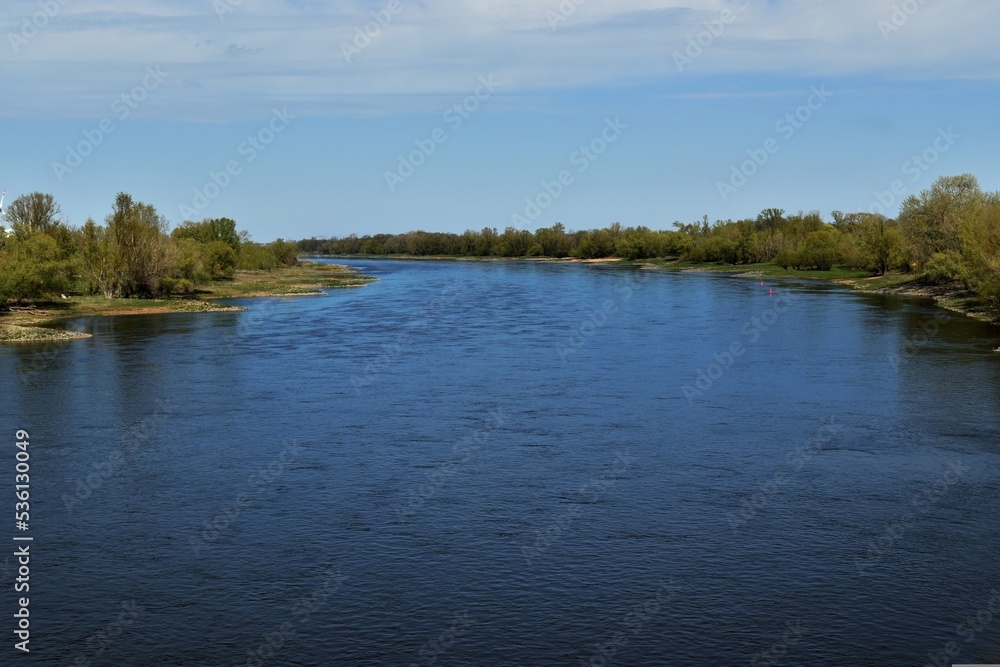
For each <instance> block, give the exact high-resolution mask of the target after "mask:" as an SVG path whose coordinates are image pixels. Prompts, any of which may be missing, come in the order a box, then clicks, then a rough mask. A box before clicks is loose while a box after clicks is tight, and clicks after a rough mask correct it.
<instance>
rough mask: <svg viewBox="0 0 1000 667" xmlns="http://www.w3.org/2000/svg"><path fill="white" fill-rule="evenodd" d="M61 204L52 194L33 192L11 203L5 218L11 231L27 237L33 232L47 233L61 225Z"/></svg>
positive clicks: (5, 212)
mask: <svg viewBox="0 0 1000 667" xmlns="http://www.w3.org/2000/svg"><path fill="white" fill-rule="evenodd" d="M59 213H60V208H59V204H57V203H56V200H55V199H54V198H53V197H52V195H50V194H44V193H41V192H32V193H31V194H28V195H21V196H20V197H18V198H17V199H15V200H14V201H12V202H11V203H10V205H9V206H8V207H7V210H6V211H4V216H5V217H6V218H7V221H8V222H9V223H10V226H11V229H13V230H14V231H15V232H16V233H17V234H19V235H22V236H27V235H29V234H30V233H31V232H35V231H37V232H47V231H49V229H50V228H52V227H54V226H56V225H58V224H59V219H58V216H59Z"/></svg>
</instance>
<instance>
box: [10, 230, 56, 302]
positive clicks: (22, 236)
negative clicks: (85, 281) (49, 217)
mask: <svg viewBox="0 0 1000 667" xmlns="http://www.w3.org/2000/svg"><path fill="white" fill-rule="evenodd" d="M72 277H73V262H72V261H70V260H67V259H65V258H63V257H62V252H61V251H60V248H59V244H58V243H57V242H56V240H55V239H53V238H52V237H51V236H49V235H48V234H44V233H42V232H40V231H31V232H24V231H23V230H22V232H20V233H18V235H17V236H16V237H14V238H13V239H10V240H9V241H8V243H7V244H5V246H4V248H3V251H2V252H0V301H2V302H6V301H8V300H10V299H25V300H36V299H43V298H50V297H53V296H55V295H57V294H59V293H61V292H64V291H68V290H69V286H70V284H71V280H72Z"/></svg>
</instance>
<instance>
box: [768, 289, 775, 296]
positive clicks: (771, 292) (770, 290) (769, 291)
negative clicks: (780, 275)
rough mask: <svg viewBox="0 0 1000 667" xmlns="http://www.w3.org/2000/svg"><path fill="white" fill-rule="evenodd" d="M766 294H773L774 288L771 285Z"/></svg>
mask: <svg viewBox="0 0 1000 667" xmlns="http://www.w3.org/2000/svg"><path fill="white" fill-rule="evenodd" d="M767 295H768V296H774V288H773V287H772V288H771V289H769V290H767Z"/></svg>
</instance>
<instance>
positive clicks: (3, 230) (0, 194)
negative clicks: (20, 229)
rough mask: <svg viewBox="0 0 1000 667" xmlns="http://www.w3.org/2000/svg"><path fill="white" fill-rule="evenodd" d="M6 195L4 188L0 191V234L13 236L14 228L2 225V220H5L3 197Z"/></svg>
mask: <svg viewBox="0 0 1000 667" xmlns="http://www.w3.org/2000/svg"><path fill="white" fill-rule="evenodd" d="M6 196H7V191H6V190H4V191H3V192H0V234H3V235H4V236H13V235H14V230H13V229H7V228H6V227H4V226H3V222H4V220H6V218H5V217H4V215H3V200H4V197H6Z"/></svg>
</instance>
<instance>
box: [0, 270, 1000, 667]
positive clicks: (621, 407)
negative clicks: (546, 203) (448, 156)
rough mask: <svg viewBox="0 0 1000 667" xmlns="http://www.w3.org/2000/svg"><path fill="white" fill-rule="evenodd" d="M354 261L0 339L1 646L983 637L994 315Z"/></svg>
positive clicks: (821, 288)
mask: <svg viewBox="0 0 1000 667" xmlns="http://www.w3.org/2000/svg"><path fill="white" fill-rule="evenodd" d="M350 263H352V264H354V265H356V266H358V267H359V268H360V269H361V271H362V272H363V273H366V274H369V275H374V276H377V277H378V278H379V279H380V281H379V282H378V283H375V284H372V285H370V286H368V287H365V288H362V289H355V290H341V291H334V292H332V293H330V294H329V295H328V296H326V297H322V298H321V297H303V298H294V299H265V300H247V301H242V302H240V303H241V304H242V305H246V306H248V307H250V308H251V310H250V311H248V312H243V313H218V314H192V315H186V314H177V315H169V316H143V317H120V318H99V319H88V320H79V321H74V322H72V323H71V324H70V325H71V327H73V328H76V329H79V330H84V331H88V332H91V333H93V334H94V338H92V339H90V340H86V341H79V342H73V343H70V344H49V345H21V346H16V347H10V346H8V347H3V348H0V379H2V383H3V390H2V392H3V393H2V397H3V400H2V407H0V424H2V429H3V434H4V435H3V437H4V438H5V439H6V442H5V443H3V445H2V449H0V451H3V452H6V454H4V459H5V462H4V463H3V469H4V470H6V471H8V473H10V474H7V473H5V475H4V478H5V479H7V480H8V482H11V481H12V477H13V468H14V453H15V451H16V450H15V448H14V441H15V436H14V433H15V430H16V429H19V428H20V429H25V430H27V431H28V432H29V433H30V435H31V445H30V447H31V450H30V451H31V456H32V458H31V493H32V498H31V500H32V504H31V518H32V523H31V528H30V535H32V536H34V538H35V541H34V542H33V543H32V547H31V549H32V561H31V584H30V586H31V590H30V598H31V602H30V613H31V630H32V635H31V654H30V656H22V655H18V654H17V652H16V651H14V649H13V643H14V641H16V640H15V638H14V636H13V633H12V630H13V629H14V621H13V619H12V617H11V615H12V614H13V612H14V611H15V609H16V607H15V594H14V593H13V592H12V591H11V586H12V584H13V579H14V577H15V576H16V572H15V568H16V565H15V563H14V560H13V558H12V557H10V556H8V557H6V558H7V560H6V561H5V562H4V563H3V565H4V567H5V574H4V580H5V581H6V582H10V583H5V584H4V589H5V590H7V591H8V593H7V594H6V595H4V596H3V609H4V610H5V611H4V613H3V617H5V618H7V619H8V620H7V621H5V622H4V623H5V625H6V627H4V628H3V633H2V634H3V636H5V637H7V640H6V642H7V643H6V644H5V646H4V647H3V648H2V652H3V655H5V656H6V657H4V658H3V659H2V660H0V663H2V664H4V665H6V664H15V663H16V664H26V665H27V664H34V665H59V666H70V665H116V666H118V665H164V666H174V665H208V666H216V665H224V666H231V665H246V664H249V665H275V666H278V665H404V666H406V665H414V664H415V665H432V664H434V665H440V666H443V667H445V666H449V665H498V666H525V667H527V666H530V665H572V666H576V665H585V664H593V665H605V664H608V665H758V666H759V665H899V666H904V665H905V666H910V665H914V666H920V665H923V664H925V663H929V664H935V663H934V662H933V660H934V659H936V660H938V663H937V664H945V665H946V664H950V661H951V659H950V658H946V657H944V653H943V651H945V650H951V651H952V652H953V653H954V652H956V651H958V653H957V657H956V658H955V660H954V661H956V662H959V663H976V662H980V663H988V662H1000V439H998V433H1000V410H998V407H1000V354H996V353H994V352H993V348H995V347H997V346H998V345H1000V336H998V331H1000V330H997V329H993V328H989V327H987V326H985V325H981V324H979V323H976V322H974V321H972V320H969V319H965V318H963V317H961V316H958V315H948V314H946V313H945V311H941V310H938V309H935V308H934V307H932V306H930V305H929V304H926V303H924V302H920V301H914V300H903V299H898V298H890V297H874V296H863V295H858V294H853V293H850V292H849V291H846V290H843V289H840V288H837V287H834V286H830V285H825V284H804V283H791V282H777V283H774V282H769V283H768V285H766V286H764V287H762V286H761V285H760V284H759V281H758V280H751V279H739V278H729V277H720V276H708V275H692V274H684V275H678V274H668V273H659V272H653V271H643V270H635V269H622V268H614V267H588V266H580V265H573V266H565V265H551V264H536V263H461V262H393V261H352V262H350ZM771 288H773V289H774V295H773V296H771V295H769V291H768V290H769V289H771ZM9 486H10V485H9ZM6 497H7V501H5V502H8V503H9V504H10V505H13V503H14V499H13V493H12V492H10V493H7V494H6ZM9 509H13V508H12V507H10V508H9ZM8 516H9V515H8ZM11 519H12V520H11V525H10V526H9V527H8V528H7V529H6V532H7V534H8V535H10V536H13V535H14V534H15V533H16V531H15V530H14V525H13V517H11ZM6 539H8V540H9V539H10V538H9V537H8V538H6ZM8 543H9V544H13V543H11V542H8ZM4 551H5V552H8V550H7V549H5V550H4ZM12 551H13V549H10V550H9V552H12ZM991 606H992V609H991ZM601 651H603V654H602V652H601ZM935 656H936V657H935ZM8 658H11V659H10V661H8Z"/></svg>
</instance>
